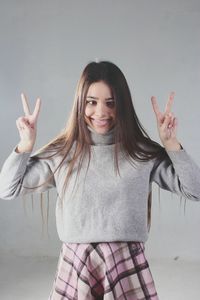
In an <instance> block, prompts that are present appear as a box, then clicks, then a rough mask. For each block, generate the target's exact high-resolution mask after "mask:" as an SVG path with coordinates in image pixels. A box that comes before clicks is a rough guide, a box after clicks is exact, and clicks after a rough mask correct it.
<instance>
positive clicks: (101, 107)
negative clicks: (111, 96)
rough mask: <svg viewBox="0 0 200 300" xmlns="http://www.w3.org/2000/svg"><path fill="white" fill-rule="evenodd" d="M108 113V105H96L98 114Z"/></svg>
mask: <svg viewBox="0 0 200 300" xmlns="http://www.w3.org/2000/svg"><path fill="white" fill-rule="evenodd" d="M105 113H106V107H105V105H104V104H101V103H98V105H97V106H96V115H97V116H103V115H104V114H105Z"/></svg>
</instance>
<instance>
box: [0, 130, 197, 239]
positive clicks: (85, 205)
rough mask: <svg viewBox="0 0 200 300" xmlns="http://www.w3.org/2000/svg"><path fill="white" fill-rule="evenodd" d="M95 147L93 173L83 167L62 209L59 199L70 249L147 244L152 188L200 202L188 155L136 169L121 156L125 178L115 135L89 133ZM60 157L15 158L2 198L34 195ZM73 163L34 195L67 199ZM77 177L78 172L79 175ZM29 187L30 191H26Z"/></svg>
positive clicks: (2, 179)
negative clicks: (53, 192) (66, 183)
mask: <svg viewBox="0 0 200 300" xmlns="http://www.w3.org/2000/svg"><path fill="white" fill-rule="evenodd" d="M90 133H91V135H92V140H93V144H94V145H91V150H92V152H91V153H92V155H91V161H90V165H89V169H88V171H87V174H86V167H87V163H83V167H82V169H81V172H80V175H79V177H78V181H77V183H76V186H75V189H74V190H73V186H74V181H75V178H76V172H74V173H73V174H72V178H71V180H70V181H69V186H68V188H67V190H66V193H65V198H64V202H63V206H62V204H61V199H60V197H59V196H58V198H57V204H56V222H57V230H58V235H59V238H60V240H61V241H64V242H66V243H91V242H102V241H104V242H105V241H109V242H112V241H140V242H145V241H146V240H147V238H148V226H147V202H148V195H149V192H150V190H151V183H152V182H156V183H157V184H158V185H159V186H160V187H161V188H163V189H165V190H169V191H172V192H174V193H176V194H178V195H181V196H183V197H185V198H189V199H192V200H200V168H199V167H198V166H197V165H196V164H195V162H194V161H193V160H192V158H191V157H190V156H189V155H188V154H187V152H186V151H185V150H184V149H182V150H180V151H168V152H167V154H168V156H167V157H166V159H164V160H163V161H161V162H158V160H156V159H152V160H149V161H148V162H136V164H135V166H134V165H132V164H130V162H129V161H128V160H125V159H124V157H123V155H119V168H120V176H119V175H118V173H116V170H115V168H114V143H113V131H112V130H111V131H110V132H109V133H107V134H105V135H102V134H97V133H96V132H94V131H93V130H92V129H90ZM60 160H61V157H59V156H54V157H53V158H51V159H44V160H43V159H42V160H39V159H37V153H35V154H32V155H31V153H16V152H15V150H13V152H12V153H11V154H10V155H9V157H8V158H7V160H6V161H5V163H4V165H3V168H2V170H1V173H0V198H2V199H5V200H6V199H8V200H9V199H14V198H16V197H17V196H19V195H24V194H27V193H32V192H33V190H31V189H27V187H34V186H37V185H39V184H41V183H43V182H44V181H45V180H46V179H47V178H49V176H50V175H51V174H52V172H53V171H54V170H55V168H56V166H57V165H58V163H59V162H60ZM67 167H68V161H67V160H66V162H65V164H64V165H63V166H62V167H61V169H60V171H59V172H56V173H55V175H54V176H53V178H52V180H51V181H50V182H49V183H48V184H47V185H45V186H42V187H40V188H37V189H36V190H34V192H43V191H45V190H47V189H50V188H52V187H56V189H57V193H58V195H61V194H62V187H63V183H64V178H65V176H66V168H67ZM75 171H76V170H75ZM25 187H26V188H25Z"/></svg>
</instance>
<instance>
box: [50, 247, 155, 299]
mask: <svg viewBox="0 0 200 300" xmlns="http://www.w3.org/2000/svg"><path fill="white" fill-rule="evenodd" d="M66 299H69V300H94V299H96V300H100V299H104V300H114V299H117V300H158V295H157V292H156V289H155V285H154V281H153V278H152V275H151V271H150V269H149V265H148V262H147V260H146V258H145V255H144V245H143V243H139V242H109V243H108V242H103V243H91V244H76V243H74V244H73V243H70V244H65V243H63V246H62V249H61V253H60V257H59V262H58V267H57V273H56V276H55V281H54V285H53V288H52V292H51V295H50V297H49V300H66Z"/></svg>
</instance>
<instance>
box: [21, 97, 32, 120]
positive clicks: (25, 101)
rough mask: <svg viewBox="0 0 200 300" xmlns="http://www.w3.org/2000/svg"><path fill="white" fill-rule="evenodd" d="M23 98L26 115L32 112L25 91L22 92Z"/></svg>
mask: <svg viewBox="0 0 200 300" xmlns="http://www.w3.org/2000/svg"><path fill="white" fill-rule="evenodd" d="M21 98H22V105H23V110H24V113H25V116H28V115H30V114H31V112H30V108H29V105H28V100H27V98H26V96H25V95H24V94H23V93H22V94H21Z"/></svg>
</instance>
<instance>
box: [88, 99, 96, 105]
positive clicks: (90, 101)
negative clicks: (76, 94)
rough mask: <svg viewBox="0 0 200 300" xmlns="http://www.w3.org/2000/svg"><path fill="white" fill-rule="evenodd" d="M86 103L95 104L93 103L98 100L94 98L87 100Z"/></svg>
mask: <svg viewBox="0 0 200 300" xmlns="http://www.w3.org/2000/svg"><path fill="white" fill-rule="evenodd" d="M86 103H87V104H90V105H93V104H96V101H94V100H87V101H86Z"/></svg>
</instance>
